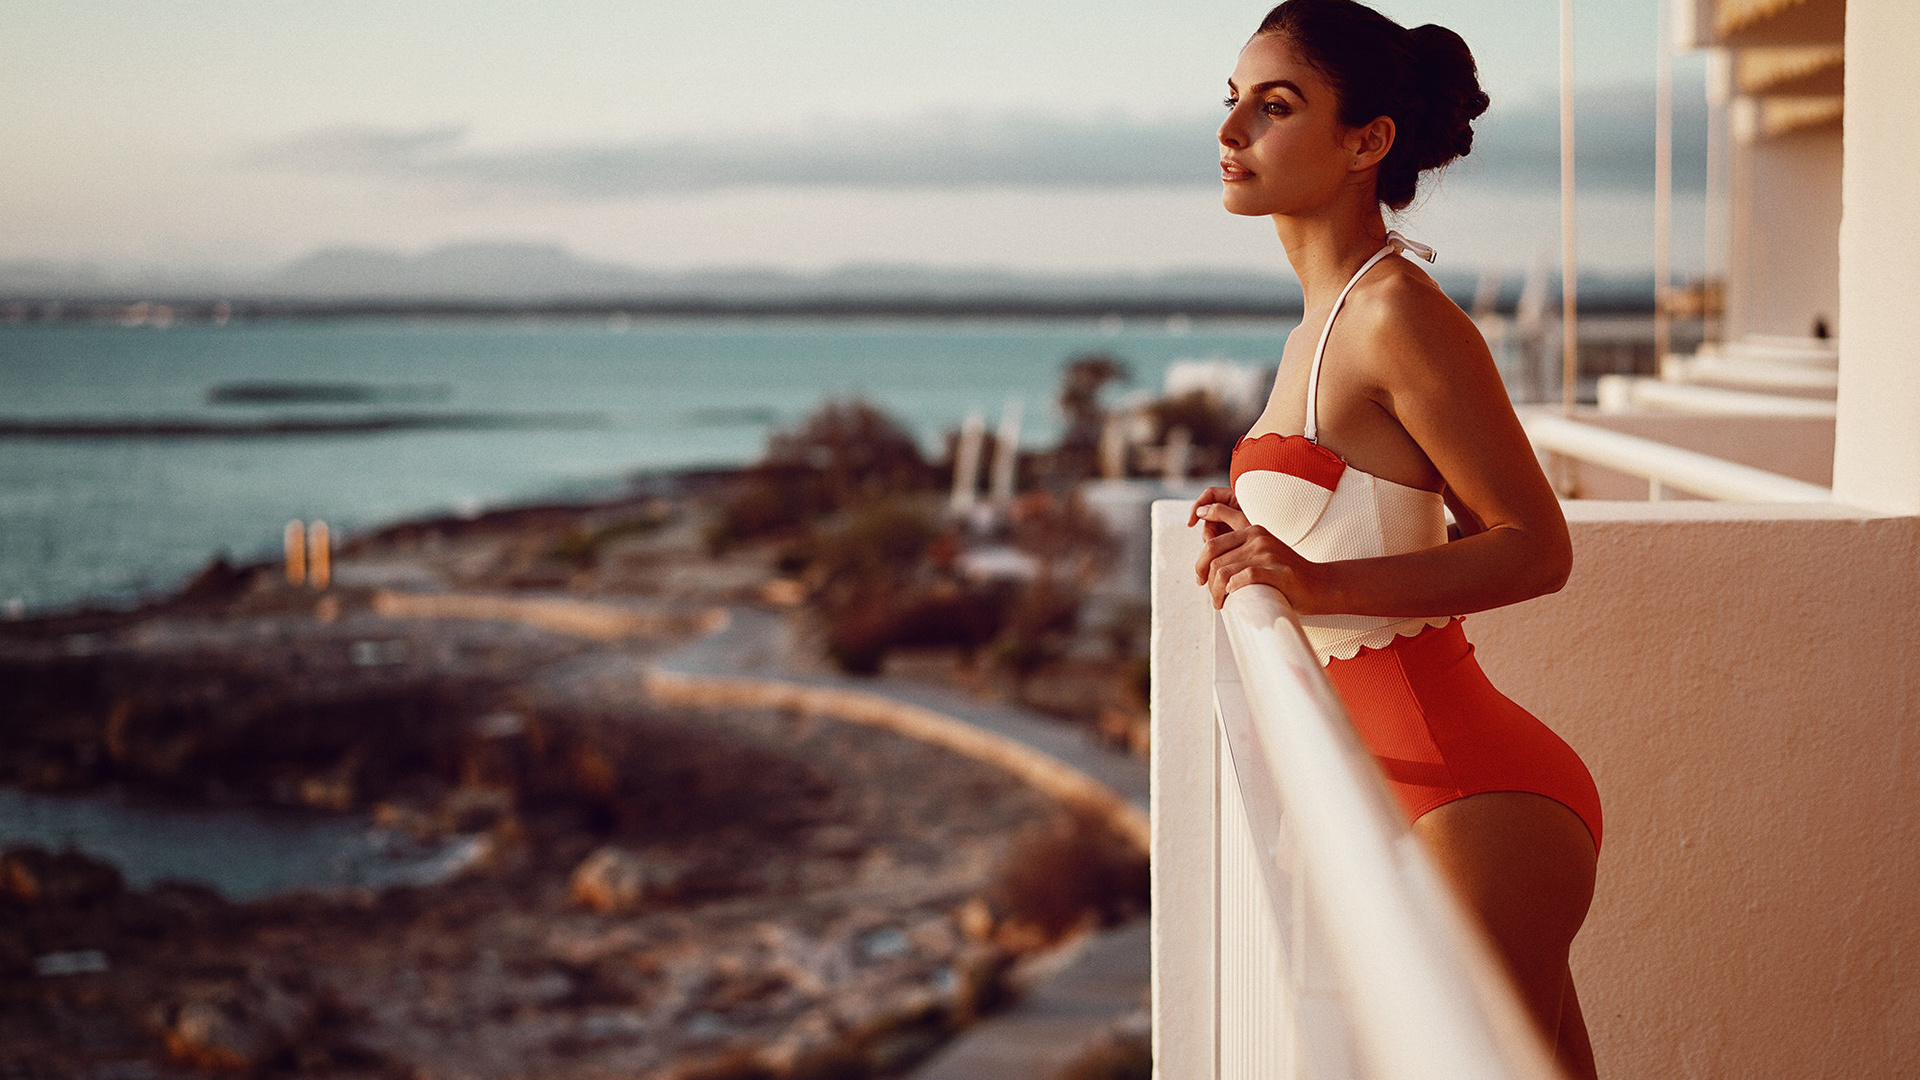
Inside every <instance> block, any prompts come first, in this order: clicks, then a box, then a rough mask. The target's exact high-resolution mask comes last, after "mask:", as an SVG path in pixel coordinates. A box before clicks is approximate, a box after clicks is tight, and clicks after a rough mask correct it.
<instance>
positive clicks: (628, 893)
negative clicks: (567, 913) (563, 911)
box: [572, 845, 683, 915]
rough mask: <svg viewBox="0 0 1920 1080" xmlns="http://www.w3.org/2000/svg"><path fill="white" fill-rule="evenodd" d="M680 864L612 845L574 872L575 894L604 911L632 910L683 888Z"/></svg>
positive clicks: (620, 911)
mask: <svg viewBox="0 0 1920 1080" xmlns="http://www.w3.org/2000/svg"><path fill="white" fill-rule="evenodd" d="M682 877H683V872H682V870H681V868H680V867H677V866H671V865H668V864H666V863H663V862H659V861H656V860H650V859H646V858H643V857H642V856H640V855H638V854H635V853H634V852H631V851H628V850H626V849H625V848H620V847H614V846H612V845H608V846H606V847H602V848H600V849H598V850H596V851H595V852H594V853H593V854H591V855H589V856H587V857H586V859H585V860H584V861H583V862H581V863H580V865H579V866H578V867H577V868H576V869H575V870H574V872H573V881H572V889H573V898H574V900H575V901H576V902H578V903H579V904H581V905H582V906H584V907H588V908H591V909H593V910H594V911H598V912H600V913H601V914H603V915H613V914H619V913H622V912H628V911H632V910H634V909H635V908H638V907H639V906H640V905H641V904H642V903H644V902H645V901H648V900H653V899H658V898H660V897H664V896H671V895H673V894H675V893H676V892H678V891H679V889H680V884H681V880H682Z"/></svg>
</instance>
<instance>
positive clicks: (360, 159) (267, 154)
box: [245, 125, 467, 172]
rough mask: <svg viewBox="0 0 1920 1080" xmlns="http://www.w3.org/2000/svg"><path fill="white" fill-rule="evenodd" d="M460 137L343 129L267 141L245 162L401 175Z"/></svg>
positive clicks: (455, 128) (429, 131)
mask: <svg viewBox="0 0 1920 1080" xmlns="http://www.w3.org/2000/svg"><path fill="white" fill-rule="evenodd" d="M466 135H467V129H466V128H465V127H463V126H460V125H446V126H442V127H430V128H420V129H416V130H412V131H400V130H394V129H391V128H377V127H368V126H364V125H346V126H341V127H329V128H320V129H317V130H314V131H308V132H303V133H301V134H298V135H295V136H293V137H292V138H289V139H284V140H281V141H279V142H275V143H269V144H267V145H265V146H261V147H258V148H256V149H255V150H254V151H253V152H252V153H249V154H247V155H246V158H245V160H246V161H247V162H248V163H249V164H253V165H269V166H284V167H287V168H292V169H298V170H301V171H303V172H406V171H409V170H414V169H418V168H419V167H420V166H421V165H422V164H423V163H425V162H428V161H431V160H432V159H433V158H435V157H436V156H438V155H439V154H441V153H442V152H444V151H448V150H451V149H453V148H454V147H456V146H458V145H459V143H460V142H461V141H462V140H463V139H465V138H466Z"/></svg>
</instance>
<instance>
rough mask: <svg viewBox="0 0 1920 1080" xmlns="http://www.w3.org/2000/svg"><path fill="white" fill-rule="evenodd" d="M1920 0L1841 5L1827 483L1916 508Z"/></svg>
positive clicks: (1919, 503) (1850, 498)
mask: <svg viewBox="0 0 1920 1080" xmlns="http://www.w3.org/2000/svg"><path fill="white" fill-rule="evenodd" d="M1916 50H1920V4H1916V3H1913V2H1912V0H1851V2H1850V3H1849V4H1848V6H1847V131H1848V133H1849V135H1848V138H1847V141H1846V173H1845V176H1844V178H1843V183H1842V190H1843V198H1844V200H1845V206H1846V215H1845V217H1844V218H1843V220H1842V221H1841V224H1840V287H1841V290H1842V295H1843V296H1844V299H1843V300H1842V302H1841V305H1840V308H1841V313H1840V317H1841V323H1842V325H1843V326H1844V327H1845V331H1844V332H1843V333H1842V335H1841V356H1840V393H1839V398H1838V401H1837V405H1838V408H1839V413H1840V415H1839V426H1838V429H1837V430H1836V432H1835V433H1834V461H1833V488H1834V495H1835V497H1837V498H1840V499H1844V500H1846V501H1847V502H1850V503H1853V504H1855V505H1859V506H1871V507H1874V508H1875V509H1879V510H1886V511H1890V512H1896V513H1905V514H1920V303H1916V302H1915V295H1916V291H1920V199H1916V198H1914V195H1913V185H1914V178H1915V177H1916V176H1920V109H1915V108H1914V107H1913V88H1914V83H1915V73H1914V56H1915V52H1916Z"/></svg>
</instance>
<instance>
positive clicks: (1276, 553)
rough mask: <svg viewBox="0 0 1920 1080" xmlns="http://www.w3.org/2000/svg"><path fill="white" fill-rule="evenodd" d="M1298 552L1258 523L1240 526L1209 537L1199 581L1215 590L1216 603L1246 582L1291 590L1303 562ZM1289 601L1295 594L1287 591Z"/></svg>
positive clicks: (1212, 590)
mask: <svg viewBox="0 0 1920 1080" xmlns="http://www.w3.org/2000/svg"><path fill="white" fill-rule="evenodd" d="M1302 561H1303V560H1301V558H1300V556H1299V554H1298V553H1297V552H1295V551H1294V550H1293V549H1292V548H1291V547H1288V546H1287V545H1286V544H1284V543H1282V542H1281V541H1280V540H1278V539H1276V538H1275V537H1274V536H1273V534H1271V533H1269V532H1267V531H1266V530H1265V529H1262V528H1260V527H1259V526H1257V525H1256V526H1251V527H1248V528H1245V529H1239V530H1236V531H1234V532H1231V533H1228V534H1226V535H1225V536H1222V537H1220V538H1219V539H1218V540H1211V541H1208V542H1207V544H1206V545H1205V546H1204V547H1203V548H1202V551H1201V556H1200V564H1199V565H1198V566H1197V567H1195V570H1196V571H1197V573H1198V576H1199V580H1200V583H1201V584H1202V585H1204V586H1206V588H1207V591H1208V592H1209V593H1210V594H1212V597H1213V606H1214V607H1216V608H1217V607H1219V606H1220V605H1221V604H1223V603H1225V602H1226V598H1227V594H1228V593H1230V592H1232V591H1233V590H1235V589H1238V588H1240V587H1241V586H1243V585H1249V584H1254V583H1258V584H1262V585H1272V586H1273V587H1274V588H1277V589H1279V590H1280V591H1281V592H1282V593H1288V587H1289V585H1290V584H1292V583H1293V581H1294V578H1295V576H1296V571H1297V570H1299V569H1300V567H1299V566H1298V565H1296V564H1300V563H1302ZM1288 601H1289V602H1296V598H1295V597H1293V596H1292V595H1291V594H1290V593H1289V594H1288Z"/></svg>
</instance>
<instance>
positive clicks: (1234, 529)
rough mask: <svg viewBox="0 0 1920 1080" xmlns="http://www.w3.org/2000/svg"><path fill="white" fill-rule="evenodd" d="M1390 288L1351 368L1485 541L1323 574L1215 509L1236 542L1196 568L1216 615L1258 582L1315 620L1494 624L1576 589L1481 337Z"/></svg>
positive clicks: (1372, 313)
mask: <svg viewBox="0 0 1920 1080" xmlns="http://www.w3.org/2000/svg"><path fill="white" fill-rule="evenodd" d="M1383 285H1385V286H1386V288H1384V289H1382V290H1381V291H1380V293H1379V294H1378V295H1374V296H1369V297H1367V299H1368V300H1369V301H1370V302H1369V303H1368V304H1367V305H1365V307H1364V308H1363V307H1361V306H1360V305H1354V308H1355V310H1354V311H1352V312H1351V313H1350V315H1349V317H1350V318H1351V317H1352V316H1354V315H1360V314H1361V312H1362V311H1364V312H1365V313H1366V314H1365V315H1364V316H1363V317H1362V318H1361V319H1356V320H1355V321H1356V322H1359V323H1361V324H1362V325H1361V326H1359V327H1357V329H1360V330H1361V331H1362V334H1361V335H1360V342H1361V347H1360V348H1359V349H1349V350H1348V355H1350V356H1354V357H1356V359H1355V361H1353V362H1355V363H1365V365H1366V368H1367V370H1366V374H1367V377H1368V381H1369V382H1370V383H1371V384H1372V385H1373V386H1374V388H1375V392H1374V403H1375V404H1376V405H1378V406H1379V407H1380V408H1382V409H1384V410H1386V411H1387V412H1388V414H1389V415H1391V416H1392V417H1393V418H1394V419H1395V420H1396V421H1397V422H1398V424H1399V426H1400V427H1401V428H1402V429H1404V431H1405V432H1406V434H1407V436H1408V437H1410V438H1411V439H1412V440H1413V442H1414V443H1415V444H1417V445H1418V447H1419V449H1420V450H1421V451H1422V452H1423V453H1424V454H1425V455H1426V457H1427V458H1428V460H1430V461H1431V462H1432V463H1433V465H1434V467H1435V468H1436V469H1437V470H1438V471H1439V473H1440V475H1441V477H1442V478H1443V479H1444V480H1445V482H1446V485H1447V489H1448V491H1449V492H1450V494H1451V496H1452V500H1451V501H1453V502H1454V504H1455V505H1456V506H1458V507H1462V508H1464V509H1465V510H1466V513H1467V516H1468V517H1469V518H1471V519H1476V520H1475V521H1474V522H1473V523H1472V524H1477V525H1478V526H1479V528H1478V531H1474V529H1473V527H1472V525H1471V524H1470V523H1469V522H1468V521H1467V520H1464V519H1463V520H1462V526H1463V527H1462V529H1461V532H1462V533H1465V534H1469V535H1463V536H1462V538H1461V539H1458V540H1455V541H1452V542H1450V543H1446V544H1442V545H1440V546H1438V547H1434V548H1428V549H1426V550H1424V551H1416V552H1411V553H1408V554H1404V555H1389V556H1384V557H1381V558H1373V559H1353V560H1347V561H1340V562H1328V563H1314V562H1310V561H1308V560H1306V559H1303V558H1301V557H1300V556H1299V555H1298V554H1297V553H1295V552H1294V551H1293V550H1292V549H1291V548H1288V547H1287V546H1286V545H1285V544H1282V543H1281V542H1280V541H1279V540H1277V539H1274V538H1273V536H1272V535H1270V534H1268V533H1267V532H1266V530H1265V529H1261V528H1259V527H1258V526H1251V525H1249V524H1248V523H1247V520H1246V516H1245V515H1244V514H1242V513H1241V512H1240V511H1239V509H1238V508H1237V507H1231V506H1228V505H1226V504H1224V503H1221V502H1213V503H1206V502H1204V500H1203V503H1202V505H1200V506H1198V507H1196V517H1197V518H1198V519H1199V520H1202V521H1206V522H1208V523H1210V524H1217V525H1220V526H1224V527H1225V528H1227V529H1230V530H1231V531H1229V532H1223V533H1221V534H1220V535H1218V536H1216V537H1214V538H1212V539H1210V540H1208V541H1207V543H1206V545H1205V548H1204V549H1203V551H1202V554H1201V558H1200V561H1199V563H1198V565H1197V566H1196V569H1197V570H1198V571H1200V574H1201V578H1202V580H1203V581H1204V582H1205V583H1206V584H1207V585H1208V587H1209V588H1210V589H1211V590H1212V592H1213V594H1214V603H1215V604H1216V605H1217V604H1219V603H1220V602H1221V601H1222V600H1223V599H1224V598H1225V596H1226V594H1227V593H1228V592H1230V591H1232V590H1233V589H1236V588H1239V587H1240V586H1241V585H1245V584H1250V583H1253V582H1260V583H1263V584H1269V585H1273V586H1275V587H1277V588H1279V589H1280V591H1281V592H1282V593H1284V594H1285V595H1286V597H1287V600H1288V602H1289V603H1291V604H1292V605H1293V606H1294V608H1295V609H1296V610H1298V611H1299V612H1300V613H1301V614H1305V615H1329V614H1342V615H1382V616H1393V617H1400V618H1415V617H1424V616H1433V615H1458V614H1464V613H1467V612H1472V611H1484V610H1486V609H1488V608H1495V607H1501V606H1503V605H1506V604H1512V603H1518V602H1519V601H1521V600H1527V599H1531V598H1532V597H1535V596H1540V595H1542V594H1545V593H1550V592H1554V591H1556V590H1558V589H1559V588H1560V587H1561V585H1563V584H1565V582H1566V579H1567V574H1568V572H1569V570H1570V569H1571V567H1572V557H1573V549H1572V544H1571V541H1570V540H1569V539H1568V536H1567V526H1566V520H1565V518H1564V517H1563V516H1562V515H1561V512H1560V504H1559V500H1558V499H1557V498H1556V497H1555V495H1554V493H1553V489H1552V488H1551V487H1550V486H1549V485H1548V484H1547V480H1546V477H1545V476H1543V475H1542V474H1541V472H1540V466H1539V463H1538V462H1537V461H1536V460H1535V458H1534V454H1533V448H1532V445H1531V444H1530V443H1528V441H1527V437H1526V433H1525V432H1524V431H1523V430H1522V429H1521V427H1520V422H1519V420H1518V418H1516V417H1515V416H1514V414H1513V407H1512V406H1511V405H1510V404H1509V403H1508V400H1507V393H1506V388H1505V386H1504V385H1503V384H1502V383H1501V381H1500V376H1499V372H1498V371H1497V370H1496V369H1495V367H1494V364H1493V357H1492V355H1491V354H1490V353H1489V352H1488V351H1487V347H1486V342H1485V340H1484V339H1483V338H1482V337H1481V336H1480V333H1479V330H1478V329H1477V328H1475V327H1474V325H1473V322H1472V320H1470V319H1469V318H1467V316H1466V313H1465V312H1462V311H1461V310H1460V309H1459V308H1458V307H1457V306H1455V305H1454V304H1453V302H1452V301H1450V300H1448V299H1447V298H1446V297H1445V295H1444V294H1442V293H1441V292H1440V291H1439V289H1438V288H1437V287H1435V286H1433V285H1431V283H1429V282H1424V281H1421V282H1415V281H1410V280H1407V279H1405V278H1395V279H1393V280H1391V281H1389V282H1384V283H1383ZM1356 299H1358V297H1357V296H1356ZM1360 357H1364V358H1365V359H1364V360H1361V359H1358V358H1360ZM1456 516H1459V515H1458V514H1456Z"/></svg>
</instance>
